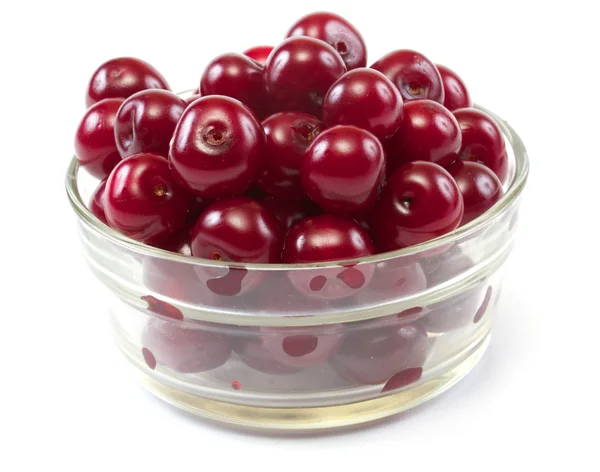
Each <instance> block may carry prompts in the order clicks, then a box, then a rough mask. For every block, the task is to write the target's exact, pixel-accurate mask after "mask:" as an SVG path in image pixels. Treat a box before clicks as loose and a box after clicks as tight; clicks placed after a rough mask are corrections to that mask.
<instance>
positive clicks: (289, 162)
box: [75, 13, 509, 263]
mask: <svg viewBox="0 0 600 472" xmlns="http://www.w3.org/2000/svg"><path fill="white" fill-rule="evenodd" d="M366 65H367V57H366V46H365V42H364V40H363V38H362V36H361V34H360V33H359V32H358V31H357V30H356V28H355V27H354V26H352V25H351V24H350V23H348V22H347V21H346V20H344V19H343V18H341V17H339V16H337V15H334V14H331V13H313V14H310V15H307V16H305V17H304V18H302V19H300V20H299V21H298V22H297V23H296V24H295V25H293V26H292V28H291V29H290V30H289V32H288V34H287V39H285V40H284V41H283V42H282V43H280V44H279V45H278V46H276V47H274V48H271V47H266V46H264V47H262V46H261V47H256V48H252V49H250V50H248V51H246V52H245V53H244V54H239V53H228V54H223V55H221V56H218V57H217V58H215V59H214V60H213V61H212V62H210V64H209V65H208V66H207V67H206V69H205V71H204V73H203V75H202V77H201V79H200V86H199V90H198V91H197V93H196V94H194V95H193V96H191V97H190V98H188V99H187V100H184V99H182V98H180V97H179V96H178V95H176V94H175V93H173V92H172V91H170V89H169V85H168V84H167V82H166V80H165V79H164V78H163V76H162V75H161V74H160V73H159V72H158V71H157V70H156V69H155V68H154V67H152V66H151V65H149V64H148V63H146V62H143V61H141V60H138V59H134V58H117V59H113V60H110V61H108V62H106V63H104V64H102V65H101V66H100V67H99V68H98V69H97V70H96V71H95V72H94V74H93V75H92V77H91V79H90V82H89V86H88V90H87V98H86V102H87V105H88V107H89V108H88V109H87V111H86V113H85V115H84V117H83V119H82V120H81V123H80V124H79V127H78V130H77V133H76V138H75V150H76V156H77V158H78V160H79V163H80V165H81V166H82V167H83V168H85V169H87V171H89V173H91V174H92V175H94V176H95V177H97V178H99V179H101V183H100V185H99V187H98V189H97V190H96V192H95V194H94V196H93V199H92V202H91V204H90V208H91V210H92V212H93V213H94V214H95V215H96V216H97V217H98V218H99V219H101V220H102V221H104V222H105V223H107V224H108V225H109V226H111V227H112V228H114V229H116V230H118V231H120V232H122V233H123V234H125V235H127V236H129V237H131V238H133V239H136V240H138V241H141V242H144V243H147V244H150V245H153V246H157V247H161V248H165V249H171V250H176V251H181V252H184V253H185V252H186V251H187V253H188V254H189V253H190V252H191V254H192V255H193V256H196V257H200V258H208V259H213V260H226V261H238V262H260V263H277V262H284V263H302V262H320V261H330V260H340V259H347V258H354V257H361V256H368V255H371V254H375V253H377V252H385V251H390V250H394V249H399V248H404V247H407V246H411V245H415V244H419V243H422V242H424V241H427V240H430V239H432V238H436V237H439V236H441V235H443V234H446V233H448V232H451V231H453V230H454V229H455V228H457V227H458V226H460V225H464V224H466V223H468V222H469V221H471V220H473V219H474V218H477V217H478V216H479V215H481V214H482V213H484V212H485V211H486V210H488V209H489V208H490V207H491V206H492V205H493V204H494V203H495V202H496V201H497V200H498V199H499V198H500V197H501V195H502V193H503V189H502V184H503V183H504V182H505V181H506V180H507V178H508V175H507V174H508V167H509V166H508V158H507V154H506V149H505V145H504V141H503V137H502V134H501V131H500V129H499V127H498V126H497V124H496V123H495V122H494V120H493V119H492V118H491V117H489V116H488V115H486V114H485V113H483V112H481V111H479V110H477V109H474V108H472V102H471V98H470V96H469V93H468V91H467V88H466V87H465V84H464V83H463V81H462V80H461V79H460V78H459V76H458V75H457V74H455V73H454V72H453V71H452V70H450V69H448V68H447V67H444V66H441V65H435V64H433V63H432V62H431V61H430V60H429V59H427V58H426V57H425V56H423V55H422V54H420V53H418V52H415V51H411V50H396V51H393V52H391V53H389V54H387V55H385V56H383V57H382V58H380V59H379V60H377V61H376V62H375V63H374V64H372V65H371V67H368V68H367V67H366ZM182 240H183V241H185V244H180V242H181V241H182ZM190 248H191V249H190Z"/></svg>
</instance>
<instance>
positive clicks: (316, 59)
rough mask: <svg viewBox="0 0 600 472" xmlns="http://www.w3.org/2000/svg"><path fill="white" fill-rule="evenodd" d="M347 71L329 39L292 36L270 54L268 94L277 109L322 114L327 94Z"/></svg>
mask: <svg viewBox="0 0 600 472" xmlns="http://www.w3.org/2000/svg"><path fill="white" fill-rule="evenodd" d="M345 72H346V65H345V64H344V61H342V58H341V57H340V56H339V54H338V53H337V52H336V51H335V49H333V48H332V47H331V46H330V45H329V44H327V43H326V42H324V41H321V40H318V39H314V38H308V37H304V36H297V37H292V38H289V39H286V40H285V41H283V42H282V43H281V44H279V46H277V47H276V48H275V49H273V52H272V53H271V54H270V55H269V59H268V60H267V63H266V65H265V71H264V74H265V86H266V89H267V98H268V99H269V100H270V101H271V103H272V105H273V107H274V109H275V110H274V111H299V112H303V113H309V114H311V115H314V116H316V117H320V116H321V109H322V107H323V98H324V97H325V94H326V93H327V91H328V90H329V88H330V87H331V85H332V84H333V83H334V82H335V81H336V80H337V79H338V78H340V77H341V76H342V75H343V74H344V73H345Z"/></svg>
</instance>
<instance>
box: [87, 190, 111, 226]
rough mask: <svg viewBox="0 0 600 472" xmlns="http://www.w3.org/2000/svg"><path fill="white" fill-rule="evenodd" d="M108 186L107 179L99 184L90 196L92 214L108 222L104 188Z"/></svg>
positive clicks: (105, 222)
mask: <svg viewBox="0 0 600 472" xmlns="http://www.w3.org/2000/svg"><path fill="white" fill-rule="evenodd" d="M105 188H106V179H104V180H103V181H102V182H100V183H99V184H98V187H96V190H94V193H93V194H92V197H91V198H90V204H89V207H90V211H91V212H92V214H93V215H94V216H95V217H96V218H98V219H99V220H100V221H102V223H104V224H106V225H107V224H108V222H107V221H106V214H105V213H104V190H105Z"/></svg>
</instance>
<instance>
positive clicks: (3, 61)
mask: <svg viewBox="0 0 600 472" xmlns="http://www.w3.org/2000/svg"><path fill="white" fill-rule="evenodd" d="M593 4H594V2H592V1H583V0H581V1H578V0H571V1H564V2H563V1H561V2H554V1H552V0H547V1H545V2H537V1H536V2H533V1H526V0H519V1H512V0H504V1H502V2H499V1H496V2H488V1H460V0H452V1H447V0H420V1H418V0H412V1H411V0H402V1H393V2H383V1H376V0H369V1H361V2H350V1H348V0H346V1H343V2H333V1H325V0H320V1H312V0H302V1H293V2H288V1H281V0H280V1H278V2H266V1H246V2H240V3H239V4H236V3H234V2H232V1H227V0H222V1H207V0H195V1H193V2H179V1H175V0H172V1H169V2H164V1H162V2H155V1H151V0H147V1H144V2H128V1H125V0H119V1H113V0H102V1H100V0H96V1H78V2H74V3H72V4H70V3H67V2H61V1H43V2H42V1H38V2H35V1H34V2H25V1H19V2H9V1H8V0H6V1H3V2H2V3H1V6H0V40H1V41H0V93H1V96H0V138H1V140H2V146H1V150H2V152H1V153H0V156H1V157H0V159H1V166H0V169H1V172H0V176H1V177H0V209H1V211H0V239H1V246H0V247H1V249H0V251H1V256H0V274H2V281H1V285H0V290H1V293H0V294H1V300H2V302H1V303H0V316H1V320H2V321H1V322H0V369H1V370H0V384H1V388H0V470H2V471H7V472H8V471H20V470H35V471H42V470H53V468H55V467H56V468H58V469H57V470H61V471H88V470H103V471H113V470H117V471H118V470H125V469H126V467H129V468H130V469H129V470H136V471H154V470H164V471H171V472H176V471H182V470H203V471H208V470H211V471H212V470H232V471H245V470H255V469H256V470H261V471H271V470H278V471H279V470H282V471H286V472H287V471H294V470H301V471H306V470H316V471H328V470H341V471H345V470H454V469H460V470H545V469H546V467H547V466H550V465H556V466H558V467H559V469H560V470H576V471H587V470H598V461H599V460H598V456H597V455H596V454H595V453H596V449H597V441H598V432H597V424H598V420H600V418H599V409H598V403H599V402H600V398H599V395H598V393H599V389H598V387H597V382H596V381H597V377H598V365H599V361H600V354H599V350H598V346H599V339H598V336H599V335H600V322H599V319H600V303H599V302H598V290H599V288H600V287H599V282H600V275H599V269H600V267H599V263H600V256H599V254H600V250H599V249H598V242H599V236H598V235H599V233H598V218H599V217H600V209H599V206H600V198H599V196H598V194H599V192H600V165H599V161H600V151H599V146H598V144H599V140H600V112H599V107H600V100H599V87H600V75H599V74H598V72H599V67H598V61H599V60H600V55H599V54H598V46H599V45H600V37H599V34H598V27H597V25H596V24H595V21H594V19H595V18H596V19H597V18H598V16H597V15H594V12H593V11H592V8H593ZM315 9H320V10H323V9H325V10H333V11H336V12H338V13H340V14H342V15H343V16H346V17H347V18H348V19H349V20H350V21H351V22H353V23H354V24H355V25H356V26H357V27H358V28H359V29H360V30H361V32H362V33H363V35H364V37H365V39H366V41H367V44H368V47H369V63H372V62H373V61H374V60H375V59H377V58H378V57H379V56H381V55H383V54H384V53H386V52H388V51H389V50H392V49H396V48H413V49H417V50H419V51H421V52H423V53H424V54H426V55H427V56H428V57H430V58H431V59H432V60H433V61H434V62H439V63H443V64H446V65H448V66H450V67H452V68H453V69H455V70H456V71H457V72H459V74H460V75H462V76H463V78H464V79H465V80H466V81H467V83H468V85H469V87H470V90H471V92H472V95H473V96H474V98H475V100H476V102H478V103H480V104H482V105H484V106H486V107H488V108H490V109H491V110H493V111H495V112H496V113H498V114H499V115H500V116H502V117H504V118H505V119H506V120H507V121H509V122H510V123H511V124H512V125H513V127H514V128H515V129H516V130H517V131H518V132H519V133H520V135H521V137H522V138H523V140H524V141H525V143H526V145H527V148H528V151H529V155H530V159H531V178H530V181H529V184H528V187H527V190H526V193H525V197H524V203H523V211H522V213H521V218H520V227H519V236H518V242H517V246H516V248H515V250H514V252H513V255H512V257H511V259H510V261H509V262H508V264H507V269H506V274H505V285H504V287H503V300H502V301H501V307H500V309H501V312H502V314H501V316H499V317H498V319H497V321H496V323H495V327H494V331H493V333H494V334H493V337H492V343H491V346H490V348H489V351H488V352H487V354H486V355H485V358H484V359H483V360H482V362H481V363H480V364H479V365H478V366H477V367H476V368H475V370H474V371H473V372H472V373H471V374H470V375H469V376H468V377H467V378H466V379H465V380H464V381H463V382H461V383H460V384H459V385H458V386H456V387H455V388H453V389H452V390H451V391H449V392H448V393H446V394H445V395H443V396H441V397H440V398H438V399H436V400H433V401H431V402H429V403H427V404H425V405H423V406H421V407H419V408H417V409H415V410H413V411H410V412H408V413H406V414H403V415H400V416H398V417H395V418H393V419H391V420H389V421H386V422H384V423H382V424H379V425H376V426H371V427H368V428H362V429H359V430H355V431H350V432H346V433H336V434H330V435H324V436H323V435H322V436H317V437H314V436H313V437H303V438H289V437H282V436H277V435H271V436H265V435H251V434H247V433H241V432H234V431H231V430H229V429H226V428H224V427H219V426H215V425H213V424H209V423H206V422H203V421H201V420H198V419H196V418H193V417H191V416H190V415H188V414H184V413H182V412H179V411H178V410H176V409H174V408H172V407H169V406H167V405H165V404H163V403H162V402H160V401H158V400H156V399H155V398H154V397H152V396H151V395H150V394H149V393H147V392H146V391H145V390H144V389H143V388H142V387H141V386H140V385H139V384H138V383H137V380H136V379H135V378H134V377H133V376H132V375H131V373H132V371H131V369H130V367H129V366H128V365H127V364H126V361H125V360H124V359H122V358H121V355H120V354H119V353H118V352H117V349H116V347H114V345H113V344H112V341H111V337H110V332H109V329H108V320H107V317H106V315H105V312H104V310H103V307H102V306H101V305H99V304H98V303H96V302H95V300H96V295H97V293H98V290H99V286H98V285H97V284H96V281H95V280H94V279H93V278H92V276H91V275H90V274H89V272H88V270H87V268H86V266H85V264H84V261H83V256H82V254H81V251H80V249H79V247H78V245H79V243H78V241H77V238H76V233H75V218H74V215H73V214H72V212H71V209H70V207H69V204H68V202H67V199H66V196H65V192H64V189H63V175H64V172H65V169H66V166H67V163H68V161H69V159H70V157H71V155H72V151H73V149H72V146H73V144H72V140H73V134H74V130H75V126H76V124H77V122H78V120H79V118H80V116H81V114H82V113H83V111H84V92H85V86H86V83H87V80H88V78H89V76H90V74H91V73H92V71H93V70H94V69H95V68H96V67H97V66H98V65H99V64H100V63H102V62H103V61H105V60H107V59H109V58H111V57H115V56H126V55H132V56H138V57H140V58H143V59H145V60H147V61H149V62H150V63H152V64H153V65H155V66H156V67H157V68H158V69H159V70H161V71H162V72H163V74H164V75H165V76H166V77H167V79H168V80H169V82H170V83H171V85H172V88H173V89H174V90H184V89H188V88H193V87H195V86H196V85H197V84H198V81H199V77H200V74H201V71H202V69H203V66H204V65H205V64H206V63H207V62H208V61H209V60H210V59H211V58H212V57H213V56H216V55H217V54H220V53H222V52H226V51H242V50H244V49H245V48H247V47H249V46H252V45H256V44H261V43H267V44H268V43H276V42H277V41H279V40H281V39H282V37H283V35H284V34H285V32H286V30H287V29H288V27H289V26H290V25H291V24H292V23H293V22H294V21H295V19H296V18H297V17H299V16H301V15H303V14H305V13H308V12H310V11H313V10H315Z"/></svg>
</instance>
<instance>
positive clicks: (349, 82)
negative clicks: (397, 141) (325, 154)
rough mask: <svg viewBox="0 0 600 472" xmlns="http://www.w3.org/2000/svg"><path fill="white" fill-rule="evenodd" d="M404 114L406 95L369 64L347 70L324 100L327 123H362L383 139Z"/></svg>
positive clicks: (391, 133) (359, 124)
mask: <svg viewBox="0 0 600 472" xmlns="http://www.w3.org/2000/svg"><path fill="white" fill-rule="evenodd" d="M403 114H404V107H403V100H402V96H401V95H400V92H399V91H398V89H397V88H396V87H395V85H394V84H393V83H392V82H391V81H390V80H389V79H388V78H387V77H386V76H385V75H383V74H382V73H381V72H379V71H376V70H374V69H368V68H360V69H354V70H351V71H349V72H346V73H345V74H344V75H343V76H341V77H340V78H339V79H338V80H337V81H336V82H335V83H334V84H333V85H332V86H331V88H330V89H329V92H327V95H325V100H324V102H323V121H324V122H325V123H326V124H327V126H333V125H354V126H358V127H359V128H363V129H365V130H367V131H370V132H371V133H373V134H374V135H375V136H376V137H377V138H379V139H380V140H383V139H385V138H388V137H390V136H391V135H393V134H394V133H395V132H396V130H397V129H398V127H399V126H400V123H401V121H402V116H403Z"/></svg>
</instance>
